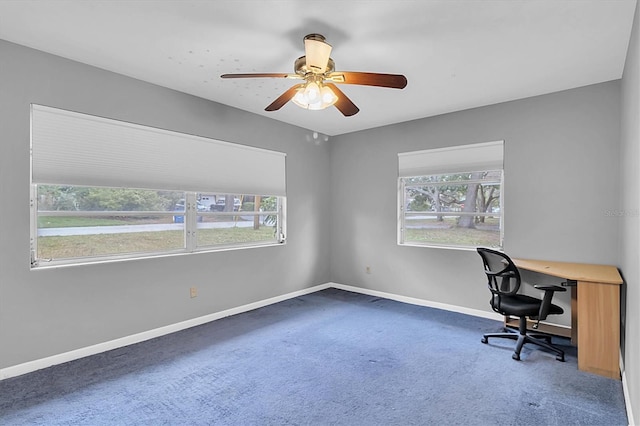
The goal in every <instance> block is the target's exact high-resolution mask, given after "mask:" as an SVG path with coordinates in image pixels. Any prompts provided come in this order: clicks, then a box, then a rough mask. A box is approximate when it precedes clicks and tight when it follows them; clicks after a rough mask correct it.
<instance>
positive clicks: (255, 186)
mask: <svg viewBox="0 0 640 426" xmlns="http://www.w3.org/2000/svg"><path fill="white" fill-rule="evenodd" d="M31 148H32V182H33V183H39V184H56V183H57V184H66V185H84V186H107V187H127V188H141V189H166V190H180V191H197V192H207V193H210V192H218V193H227V194H268V195H277V196H285V195H286V187H285V159H286V154H284V153H281V152H276V151H269V150H265V149H259V148H254V147H248V146H244V145H238V144H233V143H228V142H222V141H218V140H215V139H208V138H204V137H199V136H192V135H187V134H183V133H178V132H173V131H168V130H162V129H157V128H153V127H146V126H141V125H137V124H131V123H126V122H122V121H117V120H111V119H107V118H102V117H96V116H92V115H87V114H80V113H76V112H71V111H66V110H61V109H57V108H50V107H45V106H41V105H32V109H31Z"/></svg>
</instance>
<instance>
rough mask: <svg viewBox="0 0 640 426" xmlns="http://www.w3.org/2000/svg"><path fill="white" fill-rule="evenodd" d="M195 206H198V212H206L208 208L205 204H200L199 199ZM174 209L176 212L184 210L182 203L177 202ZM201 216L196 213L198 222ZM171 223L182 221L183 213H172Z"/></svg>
mask: <svg viewBox="0 0 640 426" xmlns="http://www.w3.org/2000/svg"><path fill="white" fill-rule="evenodd" d="M197 203H198V204H197V206H198V211H199V212H206V211H209V209H208V208H207V206H205V205H204V204H201V203H200V202H199V201H198V202H197ZM173 210H174V211H177V212H184V204H183V203H177V204H176V205H175V206H174V208H173ZM202 220H203V217H202V216H200V215H198V222H202ZM173 223H184V215H174V216H173Z"/></svg>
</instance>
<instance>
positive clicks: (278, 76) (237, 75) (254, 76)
mask: <svg viewBox="0 0 640 426" xmlns="http://www.w3.org/2000/svg"><path fill="white" fill-rule="evenodd" d="M262 77H273V78H293V79H301V78H302V76H299V75H298V74H281V73H268V72H267V73H253V74H222V75H221V76H220V78H262Z"/></svg>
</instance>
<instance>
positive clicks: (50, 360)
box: [0, 284, 331, 380]
mask: <svg viewBox="0 0 640 426" xmlns="http://www.w3.org/2000/svg"><path fill="white" fill-rule="evenodd" d="M329 287H331V285H330V284H320V285H317V286H314V287H309V288H305V289H303V290H298V291H294V292H291V293H287V294H283V295H281V296H276V297H271V298H269V299H265V300H260V301H258V302H254V303H249V304H247V305H242V306H238V307H236V308H231V309H227V310H225V311H221V312H216V313H213V314H209V315H205V316H202V317H198V318H193V319H190V320H186V321H182V322H179V323H176V324H171V325H167V326H165V327H159V328H155V329H153V330H148V331H144V332H142V333H137V334H132V335H130V336H125V337H122V338H119V339H115V340H110V341H108V342H103V343H98V344H96V345H92V346H87V347H84V348H80V349H75V350H72V351H69V352H64V353H61V354H57V355H52V356H49V357H46V358H41V359H37V360H34V361H29V362H25V363H23V364H18V365H14V366H11V367H7V368H3V369H0V380H4V379H8V378H10V377H16V376H20V375H22V374H26V373H31V372H33V371H36V370H41V369H43V368H47V367H51V366H53V365H58V364H62V363H64V362H69V361H73V360H76V359H80V358H84V357H86V356H90V355H95V354H98V353H102V352H106V351H110V350H112V349H117V348H121V347H124V346H128V345H132V344H134V343H140V342H144V341H145V340H150V339H154V338H156V337H160V336H164V335H166V334H170V333H175V332H176V331H180V330H185V329H187V328H191V327H195V326H197V325H202V324H206V323H208V322H211V321H215V320H218V319H221V318H225V317H228V316H231V315H236V314H241V313H243V312H248V311H252V310H254V309H258V308H262V307H264V306H268V305H272V304H274V303H278V302H282V301H284V300H287V299H292V298H294V297H298V296H303V295H305V294H309V293H315V292H316V291H320V290H324V289H327V288H329Z"/></svg>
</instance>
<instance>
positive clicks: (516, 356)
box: [511, 354, 520, 361]
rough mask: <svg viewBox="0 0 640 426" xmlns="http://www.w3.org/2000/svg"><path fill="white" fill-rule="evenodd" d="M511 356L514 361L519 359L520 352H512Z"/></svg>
mask: <svg viewBox="0 0 640 426" xmlns="http://www.w3.org/2000/svg"><path fill="white" fill-rule="evenodd" d="M511 358H513V359H515V360H516V361H520V354H513V355H511Z"/></svg>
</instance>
